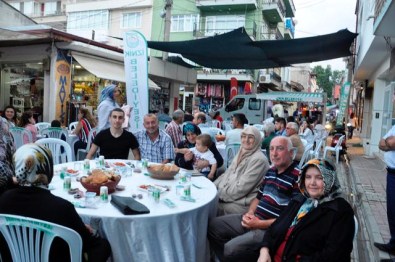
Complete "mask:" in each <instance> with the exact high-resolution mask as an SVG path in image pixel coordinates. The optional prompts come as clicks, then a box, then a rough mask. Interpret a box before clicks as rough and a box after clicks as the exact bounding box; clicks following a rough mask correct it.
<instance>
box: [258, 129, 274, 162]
mask: <svg viewBox="0 0 395 262" xmlns="http://www.w3.org/2000/svg"><path fill="white" fill-rule="evenodd" d="M275 131H276V130H275V127H274V124H273V123H270V122H268V123H265V124H263V133H264V134H265V138H264V139H263V141H262V146H261V148H262V149H265V150H266V156H269V155H270V154H269V153H270V142H272V140H273V138H274V137H275V136H276V133H275ZM268 160H269V163H271V161H270V157H269V159H268Z"/></svg>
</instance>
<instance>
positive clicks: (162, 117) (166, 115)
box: [158, 107, 174, 123]
mask: <svg viewBox="0 0 395 262" xmlns="http://www.w3.org/2000/svg"><path fill="white" fill-rule="evenodd" d="M173 119H174V118H173ZM158 121H163V122H166V123H170V122H171V121H172V119H171V117H170V116H169V108H167V107H165V108H164V109H163V113H161V114H158Z"/></svg>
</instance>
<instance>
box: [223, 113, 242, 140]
mask: <svg viewBox="0 0 395 262" xmlns="http://www.w3.org/2000/svg"><path fill="white" fill-rule="evenodd" d="M245 124H248V120H247V118H246V116H245V115H244V114H242V113H237V114H234V115H233V116H232V125H233V129H232V130H229V131H228V132H226V138H225V145H230V144H240V143H241V132H242V131H243V129H244V125H245Z"/></svg>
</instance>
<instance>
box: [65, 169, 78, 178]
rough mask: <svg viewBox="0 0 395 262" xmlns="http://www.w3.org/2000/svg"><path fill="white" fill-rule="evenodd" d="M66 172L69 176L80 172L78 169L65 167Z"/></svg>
mask: <svg viewBox="0 0 395 262" xmlns="http://www.w3.org/2000/svg"><path fill="white" fill-rule="evenodd" d="M66 173H67V174H68V175H70V176H78V174H79V173H80V171H78V170H74V169H72V168H67V170H66Z"/></svg>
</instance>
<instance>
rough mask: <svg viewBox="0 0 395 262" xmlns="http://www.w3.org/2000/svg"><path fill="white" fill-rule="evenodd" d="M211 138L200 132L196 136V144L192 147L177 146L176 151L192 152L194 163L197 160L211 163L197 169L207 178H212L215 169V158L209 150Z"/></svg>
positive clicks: (182, 152)
mask: <svg viewBox="0 0 395 262" xmlns="http://www.w3.org/2000/svg"><path fill="white" fill-rule="evenodd" d="M211 143H212V140H211V137H210V135H208V134H201V135H199V136H197V137H196V145H195V147H192V148H177V149H175V150H176V153H181V154H186V153H188V152H192V153H193V156H194V163H195V162H196V161H197V160H200V159H201V160H207V161H208V162H209V164H210V165H211V168H210V166H208V167H205V168H203V169H202V170H199V172H200V173H202V174H203V175H205V176H206V177H207V178H208V179H210V180H213V179H214V175H215V172H216V170H217V160H216V159H215V157H214V154H213V153H212V152H211V151H210V150H209V147H210V146H211Z"/></svg>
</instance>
